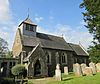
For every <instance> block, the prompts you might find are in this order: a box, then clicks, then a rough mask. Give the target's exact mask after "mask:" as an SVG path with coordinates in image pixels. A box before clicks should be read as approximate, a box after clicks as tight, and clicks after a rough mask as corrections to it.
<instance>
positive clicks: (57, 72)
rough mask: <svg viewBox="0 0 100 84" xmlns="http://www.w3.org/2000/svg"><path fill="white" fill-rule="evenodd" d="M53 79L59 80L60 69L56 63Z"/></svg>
mask: <svg viewBox="0 0 100 84" xmlns="http://www.w3.org/2000/svg"><path fill="white" fill-rule="evenodd" d="M55 79H56V80H57V81H61V79H62V78H61V70H60V64H57V65H56V70H55Z"/></svg>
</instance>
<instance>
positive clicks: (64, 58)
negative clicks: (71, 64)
mask: <svg viewBox="0 0 100 84" xmlns="http://www.w3.org/2000/svg"><path fill="white" fill-rule="evenodd" d="M61 62H62V63H66V62H67V55H66V54H65V53H63V54H62V56H61Z"/></svg>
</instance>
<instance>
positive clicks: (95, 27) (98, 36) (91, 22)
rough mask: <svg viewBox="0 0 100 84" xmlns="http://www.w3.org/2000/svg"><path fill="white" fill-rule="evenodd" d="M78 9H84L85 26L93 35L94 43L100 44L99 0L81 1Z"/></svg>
mask: <svg viewBox="0 0 100 84" xmlns="http://www.w3.org/2000/svg"><path fill="white" fill-rule="evenodd" d="M80 8H85V10H86V11H85V12H84V13H83V16H84V21H85V22H86V23H87V25H85V26H86V27H87V28H88V30H89V32H90V33H91V34H92V35H93V38H94V41H93V42H94V43H95V44H98V43H99V44H100V0H83V3H81V4H80Z"/></svg>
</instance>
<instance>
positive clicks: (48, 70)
mask: <svg viewBox="0 0 100 84" xmlns="http://www.w3.org/2000/svg"><path fill="white" fill-rule="evenodd" d="M12 51H13V57H14V58H17V59H19V63H21V64H25V65H26V68H27V71H28V73H27V75H28V76H29V77H34V76H53V75H54V73H55V67H56V64H58V63H59V64H60V67H61V71H62V72H63V71H64V70H63V69H64V66H68V70H69V71H72V69H73V63H76V62H78V63H86V64H88V58H89V57H88V53H87V52H86V51H85V50H84V48H83V47H82V46H81V45H76V44H72V43H67V42H66V41H65V40H64V38H63V37H58V36H53V35H49V34H44V33H40V32H37V25H36V24H35V23H33V22H32V21H31V20H30V19H29V18H26V19H25V20H24V21H23V22H21V24H20V25H19V26H18V29H17V32H16V36H15V40H14V44H13V48H12Z"/></svg>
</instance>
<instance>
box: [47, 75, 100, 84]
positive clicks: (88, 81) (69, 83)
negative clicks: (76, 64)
mask: <svg viewBox="0 0 100 84" xmlns="http://www.w3.org/2000/svg"><path fill="white" fill-rule="evenodd" d="M62 77H63V78H62V81H52V82H49V83H47V84H100V73H97V74H96V75H94V76H80V77H75V76H74V75H73V74H70V75H68V76H65V75H62Z"/></svg>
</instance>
